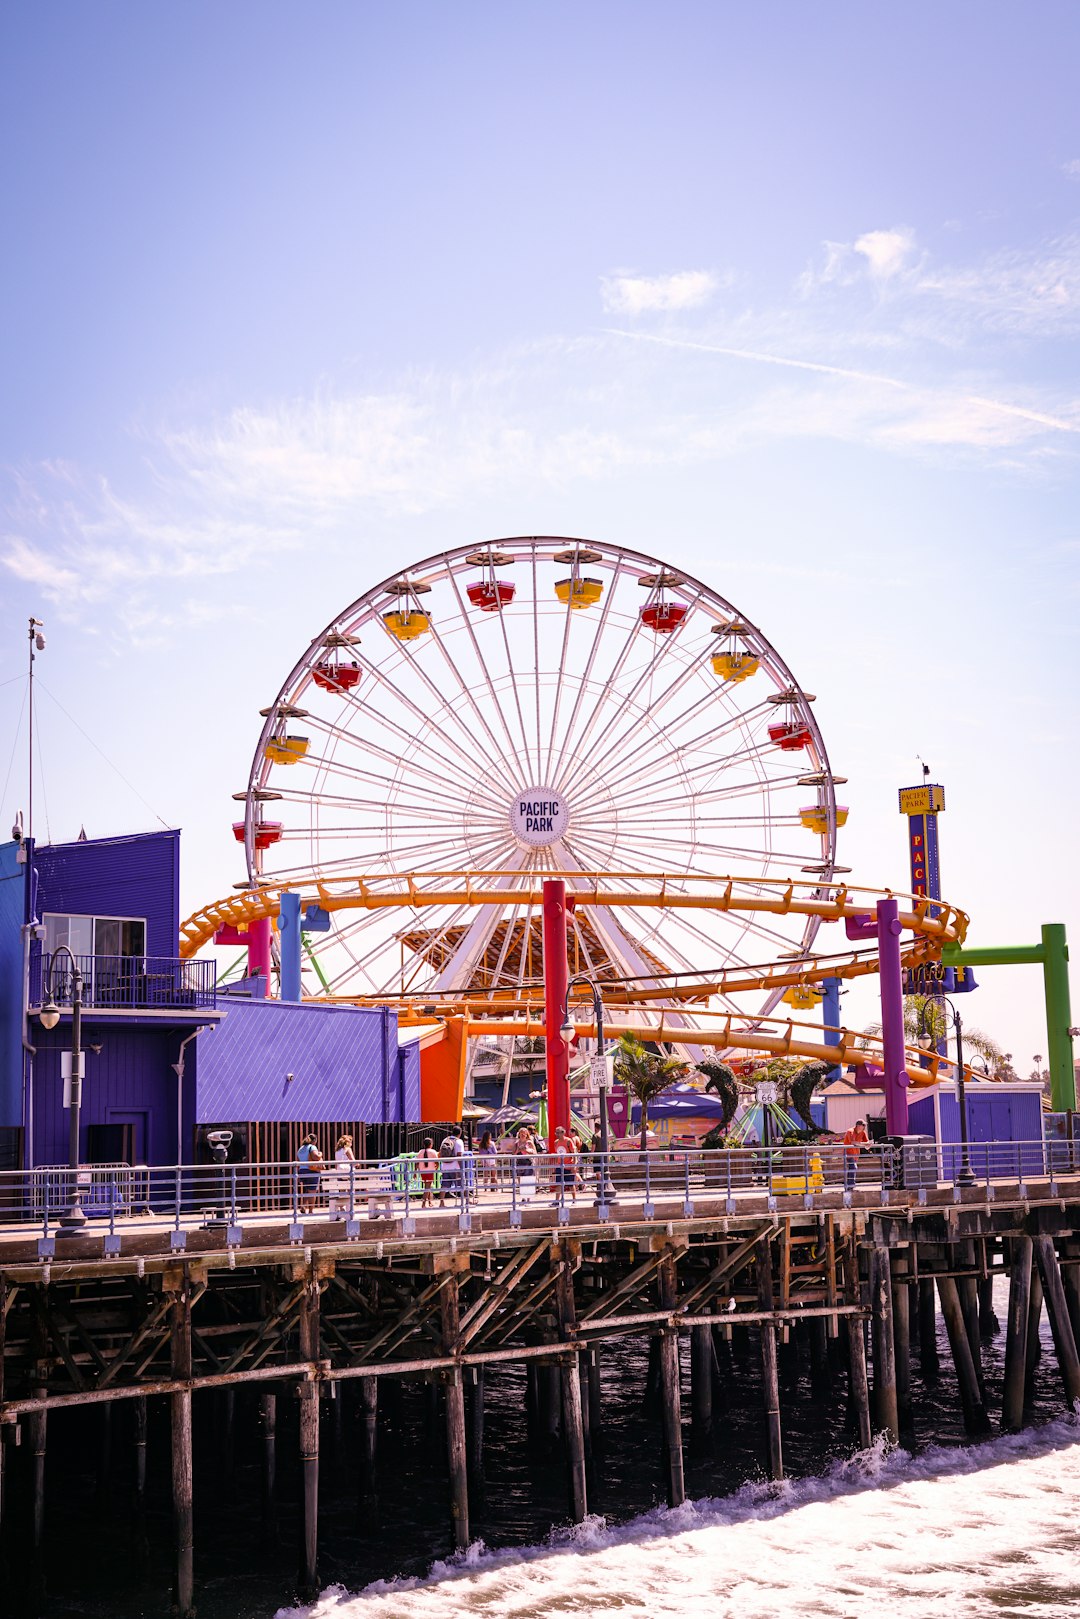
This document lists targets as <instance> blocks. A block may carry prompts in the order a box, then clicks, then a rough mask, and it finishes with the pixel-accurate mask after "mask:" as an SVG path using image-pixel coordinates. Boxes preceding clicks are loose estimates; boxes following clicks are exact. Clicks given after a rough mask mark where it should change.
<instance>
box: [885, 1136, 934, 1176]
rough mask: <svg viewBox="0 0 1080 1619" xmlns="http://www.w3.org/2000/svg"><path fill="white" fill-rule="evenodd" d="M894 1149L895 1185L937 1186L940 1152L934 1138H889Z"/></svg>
mask: <svg viewBox="0 0 1080 1619" xmlns="http://www.w3.org/2000/svg"><path fill="white" fill-rule="evenodd" d="M887 1139H888V1143H889V1146H890V1147H892V1149H893V1165H894V1169H895V1176H896V1178H895V1181H894V1184H895V1185H897V1186H900V1187H903V1188H905V1189H906V1188H908V1187H912V1186H936V1185H937V1183H938V1151H937V1142H936V1141H935V1140H934V1138H933V1136H889V1137H888V1138H887Z"/></svg>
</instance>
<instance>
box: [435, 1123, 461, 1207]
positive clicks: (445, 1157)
mask: <svg viewBox="0 0 1080 1619" xmlns="http://www.w3.org/2000/svg"><path fill="white" fill-rule="evenodd" d="M464 1157H465V1143H464V1142H463V1141H462V1139H461V1137H460V1135H459V1134H458V1132H457V1131H456V1130H451V1132H450V1134H449V1135H448V1136H444V1137H443V1140H442V1143H441V1145H440V1147H439V1161H440V1163H441V1164H442V1180H441V1182H440V1185H439V1207H440V1209H441V1208H444V1207H445V1205H446V1194H447V1192H449V1193H450V1196H451V1198H454V1197H456V1196H457V1194H458V1192H459V1191H460V1190H461V1181H462V1171H463V1169H464V1167H465V1166H464V1164H463V1163H462V1159H463V1158H464Z"/></svg>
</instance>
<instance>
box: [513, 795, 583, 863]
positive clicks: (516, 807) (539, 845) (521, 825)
mask: <svg viewBox="0 0 1080 1619" xmlns="http://www.w3.org/2000/svg"><path fill="white" fill-rule="evenodd" d="M569 826H570V805H569V803H568V802H567V798H566V794H565V793H558V792H556V791H555V789H554V788H553V787H544V786H540V787H526V789H525V791H524V792H523V793H517V794H516V795H515V796H514V797H513V798H512V799H511V801H510V830H511V832H512V833H513V834H514V837H515V838H516V840H517V842H518V843H519V844H520V845H521V847H522V848H524V849H550V848H551V846H552V844H555V843H558V842H559V840H560V838H563V837H565V835H566V833H567V830H568V829H569Z"/></svg>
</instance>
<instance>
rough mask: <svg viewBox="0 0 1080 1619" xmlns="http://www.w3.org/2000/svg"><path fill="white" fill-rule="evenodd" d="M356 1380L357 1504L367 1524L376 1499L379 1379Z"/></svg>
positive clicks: (370, 1523) (371, 1522)
mask: <svg viewBox="0 0 1080 1619" xmlns="http://www.w3.org/2000/svg"><path fill="white" fill-rule="evenodd" d="M358 1381H359V1388H358V1393H359V1401H360V1503H361V1508H362V1518H363V1522H364V1524H365V1525H367V1526H369V1527H370V1526H372V1524H373V1517H372V1515H373V1513H374V1511H375V1503H376V1499H377V1491H376V1488H375V1467H376V1463H377V1459H378V1445H379V1379H378V1378H377V1377H361V1378H360V1379H359V1380H358Z"/></svg>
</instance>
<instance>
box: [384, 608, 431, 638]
mask: <svg viewBox="0 0 1080 1619" xmlns="http://www.w3.org/2000/svg"><path fill="white" fill-rule="evenodd" d="M382 618H383V623H384V624H385V625H386V627H387V629H388V630H389V631H390V634H391V635H392V636H393V637H394V639H395V640H397V641H416V640H418V639H419V637H420V636H421V635H426V634H427V633H428V631H429V630H430V628H431V619H430V618H429V617H428V615H427V614H426V613H416V612H413V613H410V612H402V611H400V610H399V609H398V608H395V609H394V610H393V611H392V612H389V613H384V614H383V616H382Z"/></svg>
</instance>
